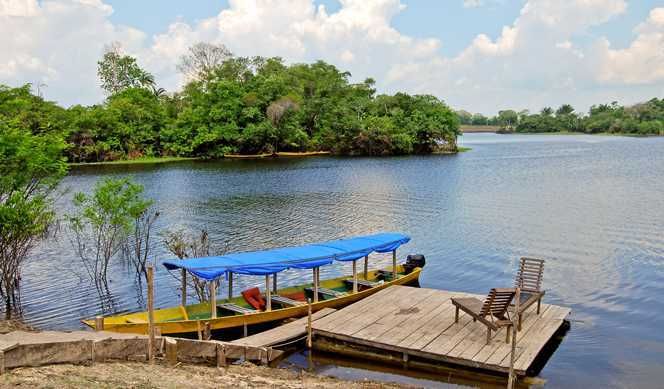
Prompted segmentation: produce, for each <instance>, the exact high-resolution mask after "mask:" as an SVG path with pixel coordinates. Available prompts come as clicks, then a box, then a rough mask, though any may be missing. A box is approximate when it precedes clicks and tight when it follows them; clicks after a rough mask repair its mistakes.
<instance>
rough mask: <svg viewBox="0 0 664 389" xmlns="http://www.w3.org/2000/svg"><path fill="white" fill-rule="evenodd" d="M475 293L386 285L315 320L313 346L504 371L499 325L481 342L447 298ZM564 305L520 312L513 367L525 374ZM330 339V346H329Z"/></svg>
mask: <svg viewBox="0 0 664 389" xmlns="http://www.w3.org/2000/svg"><path fill="white" fill-rule="evenodd" d="M452 297H476V298H478V299H480V300H484V298H485V296H478V295H473V294H468V293H461V292H450V291H444V290H434V289H423V288H412V287H406V286H392V287H390V288H387V289H385V290H382V291H380V292H378V293H376V294H374V295H372V296H370V297H367V298H365V299H363V300H361V301H359V302H357V303H355V304H352V305H349V306H347V307H345V308H343V309H340V310H338V311H336V312H333V313H331V314H329V315H327V316H325V317H323V318H321V319H318V320H316V321H315V322H314V323H313V325H312V327H313V334H314V338H315V341H314V347H315V348H319V349H322V350H327V351H334V352H340V353H344V352H346V353H347V354H348V355H355V356H362V355H363V353H366V354H367V355H371V354H372V355H373V356H380V357H381V358H382V359H383V360H386V361H388V360H392V361H398V362H400V363H404V364H409V363H411V362H409V361H412V364H413V366H419V365H425V364H430V365H432V366H433V365H437V364H439V363H440V362H444V363H449V364H454V365H461V366H465V367H471V368H475V369H481V370H486V371H492V372H498V373H507V372H508V371H509V365H510V350H511V345H510V344H508V343H505V331H506V329H505V328H501V329H500V330H499V331H498V332H494V333H493V336H492V338H491V341H490V343H489V344H487V343H486V333H487V331H486V326H484V325H483V324H482V323H480V322H473V320H472V318H471V317H470V316H469V315H465V314H463V312H461V313H460V318H459V322H458V323H455V322H454V314H455V308H454V306H453V305H452V303H451V301H450V298H452ZM569 313H570V309H569V308H565V307H560V306H556V305H550V304H542V307H541V311H540V314H539V315H537V314H536V309H535V307H532V308H531V309H529V310H527V311H526V313H525V314H524V315H523V322H522V330H521V331H519V332H518V336H517V346H516V359H515V360H516V362H515V366H514V367H515V372H516V374H518V375H521V376H523V375H526V374H527V373H528V371H529V369H530V368H531V366H532V365H533V362H534V361H535V360H536V358H537V357H538V355H539V354H540V353H541V352H542V350H543V349H544V347H545V345H546V344H547V343H548V342H549V340H550V339H551V338H552V337H553V335H554V334H555V333H556V332H557V331H558V329H559V328H560V327H561V326H563V324H564V320H565V318H566V317H567V316H568V315H569ZM331 345H335V346H331Z"/></svg>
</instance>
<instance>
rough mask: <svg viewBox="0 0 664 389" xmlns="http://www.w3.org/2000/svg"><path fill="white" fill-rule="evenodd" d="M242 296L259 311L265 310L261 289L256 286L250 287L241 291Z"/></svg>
mask: <svg viewBox="0 0 664 389" xmlns="http://www.w3.org/2000/svg"><path fill="white" fill-rule="evenodd" d="M242 297H243V298H244V301H246V302H247V303H248V304H249V305H251V306H252V307H254V309H258V310H259V311H263V310H265V305H266V303H265V299H264V298H263V296H261V291H260V289H258V288H250V289H247V290H243V291H242Z"/></svg>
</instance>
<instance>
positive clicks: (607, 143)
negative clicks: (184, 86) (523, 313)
mask: <svg viewBox="0 0 664 389" xmlns="http://www.w3.org/2000/svg"><path fill="white" fill-rule="evenodd" d="M461 144H462V145H464V146H467V147H471V148H472V150H471V151H468V152H464V153H460V154H458V155H451V156H450V155H432V156H409V157H392V158H335V157H315V158H306V159H280V160H264V161H218V162H181V163H173V164H165V165H135V166H95V167H82V168H76V169H73V170H72V171H71V172H70V174H69V175H68V176H67V177H66V178H65V180H64V181H63V183H62V185H61V194H60V197H59V198H58V200H57V203H56V205H57V209H58V213H59V215H63V214H65V213H67V212H70V211H71V206H70V205H69V204H70V202H71V197H72V195H73V193H75V192H79V191H83V192H89V191H91V188H92V187H93V185H94V183H95V182H96V181H97V180H98V179H99V178H101V177H111V176H125V175H129V176H132V177H133V178H134V179H135V180H136V181H138V182H140V183H141V184H143V185H144V186H145V190H146V195H147V196H149V197H151V198H153V199H155V201H156V204H157V207H158V209H159V210H160V212H161V217H160V219H159V221H158V225H157V229H158V230H159V231H164V230H165V229H167V228H170V229H175V228H184V229H188V230H191V231H197V230H200V229H203V228H205V229H207V230H208V231H209V233H210V237H211V240H212V245H213V247H214V250H215V251H218V250H222V249H223V248H224V247H228V249H230V250H252V249H261V248H269V247H276V246H284V245H295V244H303V243H307V242H312V241H317V240H328V239H333V238H338V237H345V236H351V235H357V234H367V233H372V232H377V231H400V232H405V233H407V234H409V235H411V236H412V238H413V239H412V241H411V243H409V244H408V245H406V246H404V247H403V248H402V249H400V253H401V254H403V255H405V254H407V253H415V252H418V253H422V254H425V255H426V258H427V266H426V268H425V270H424V272H423V274H422V277H421V285H422V286H424V287H431V288H441V289H448V290H459V291H467V292H475V293H479V294H483V293H486V292H487V291H488V289H489V288H491V287H496V286H510V285H511V284H512V280H513V277H514V272H515V269H516V266H517V261H518V258H519V257H520V256H524V255H527V256H535V257H542V258H545V259H546V260H547V262H546V268H545V281H544V286H545V288H546V290H547V295H546V298H545V301H546V302H549V303H555V304H559V305H565V306H569V307H571V308H572V310H573V313H572V316H571V317H570V319H571V330H570V331H569V332H568V333H567V335H566V337H565V339H564V340H563V342H562V344H561V345H560V347H559V348H558V350H557V351H556V352H555V353H554V354H553V356H552V358H551V359H550V360H549V362H548V364H547V365H546V367H545V368H544V369H543V370H542V372H541V374H540V375H541V377H542V378H543V379H545V380H546V382H547V383H548V385H550V386H551V387H564V386H574V387H580V386H585V387H624V386H629V387H661V386H660V385H661V377H662V372H661V363H662V360H664V331H663V330H662V328H664V299H663V298H662V296H663V295H664V282H662V281H663V280H664V179H663V178H664V138H628V137H604V136H584V135H575V136H569V135H565V136H545V135H524V136H521V135H496V134H468V135H466V136H464V137H463V138H462V139H461ZM160 239H161V238H158V239H156V241H155V243H156V245H155V249H154V253H155V256H156V257H157V258H158V259H159V260H161V259H165V258H170V257H171V255H168V253H167V252H166V251H165V250H164V248H163V245H162V244H161V241H160ZM389 262H390V259H389V258H377V259H375V260H374V264H376V265H377V264H387V263H389ZM157 269H158V270H157V275H156V283H157V290H156V305H157V306H159V307H163V306H169V305H174V304H176V303H177V302H178V301H179V300H178V294H177V282H176V280H175V279H174V278H173V277H172V276H171V275H170V274H169V273H168V272H167V271H166V270H165V269H164V268H163V267H158V268H157ZM321 272H322V273H323V274H322V275H321V277H327V276H331V275H339V274H342V273H350V267H349V265H348V266H342V265H333V266H328V267H326V268H324V269H322V271H321ZM110 273H111V276H110V278H111V289H112V291H113V296H114V302H115V307H116V309H117V310H118V311H131V310H136V309H139V308H140V305H139V302H138V299H137V297H136V286H135V283H134V278H133V275H131V273H129V272H128V270H127V269H125V268H124V267H123V266H121V265H119V264H118V265H115V266H114V267H113V269H112V270H111V272H110ZM86 277H87V276H86V274H85V273H84V271H83V270H82V267H81V265H80V263H79V262H78V261H77V259H76V256H75V255H74V253H73V250H72V249H71V243H70V241H69V239H68V237H67V233H66V228H65V226H64V225H62V226H61V228H60V229H59V231H57V233H56V236H55V237H54V238H51V239H49V240H47V241H45V242H43V243H42V244H41V245H40V247H38V248H37V250H35V252H34V255H33V259H32V260H31V261H30V262H29V263H28V264H27V265H26V266H25V268H24V271H23V280H22V288H23V293H22V300H23V303H24V308H25V316H26V319H27V321H28V322H29V323H31V324H33V325H35V326H38V327H40V328H48V329H71V328H77V327H79V326H80V324H79V319H81V318H83V317H91V316H94V315H96V314H98V313H99V310H100V304H99V301H98V300H99V299H98V297H97V295H96V293H95V291H94V288H93V287H91V285H90V283H89V281H88V279H87V278H86ZM309 278H310V274H309V272H296V271H293V272H290V271H289V272H287V273H286V274H284V275H282V276H280V284H281V285H285V284H287V283H296V282H299V281H304V280H307V281H308V280H309ZM262 283H263V279H262V278H260V277H254V278H252V277H243V278H242V282H241V285H240V286H238V288H242V287H245V286H249V285H261V284H262ZM222 290H223V287H222Z"/></svg>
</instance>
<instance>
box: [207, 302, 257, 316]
mask: <svg viewBox="0 0 664 389" xmlns="http://www.w3.org/2000/svg"><path fill="white" fill-rule="evenodd" d="M217 308H219V309H221V310H223V311H230V312H234V313H240V314H242V315H246V314H248V313H255V312H257V311H256V310H255V309H251V308H246V307H241V306H239V305H237V304H233V303H223V304H217Z"/></svg>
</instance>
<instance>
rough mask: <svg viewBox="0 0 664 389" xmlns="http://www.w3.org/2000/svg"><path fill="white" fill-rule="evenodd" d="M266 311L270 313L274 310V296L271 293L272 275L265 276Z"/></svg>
mask: <svg viewBox="0 0 664 389" xmlns="http://www.w3.org/2000/svg"><path fill="white" fill-rule="evenodd" d="M265 300H266V301H265V310H266V311H267V312H270V311H271V310H272V294H271V293H270V275H269V274H266V275H265Z"/></svg>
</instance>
